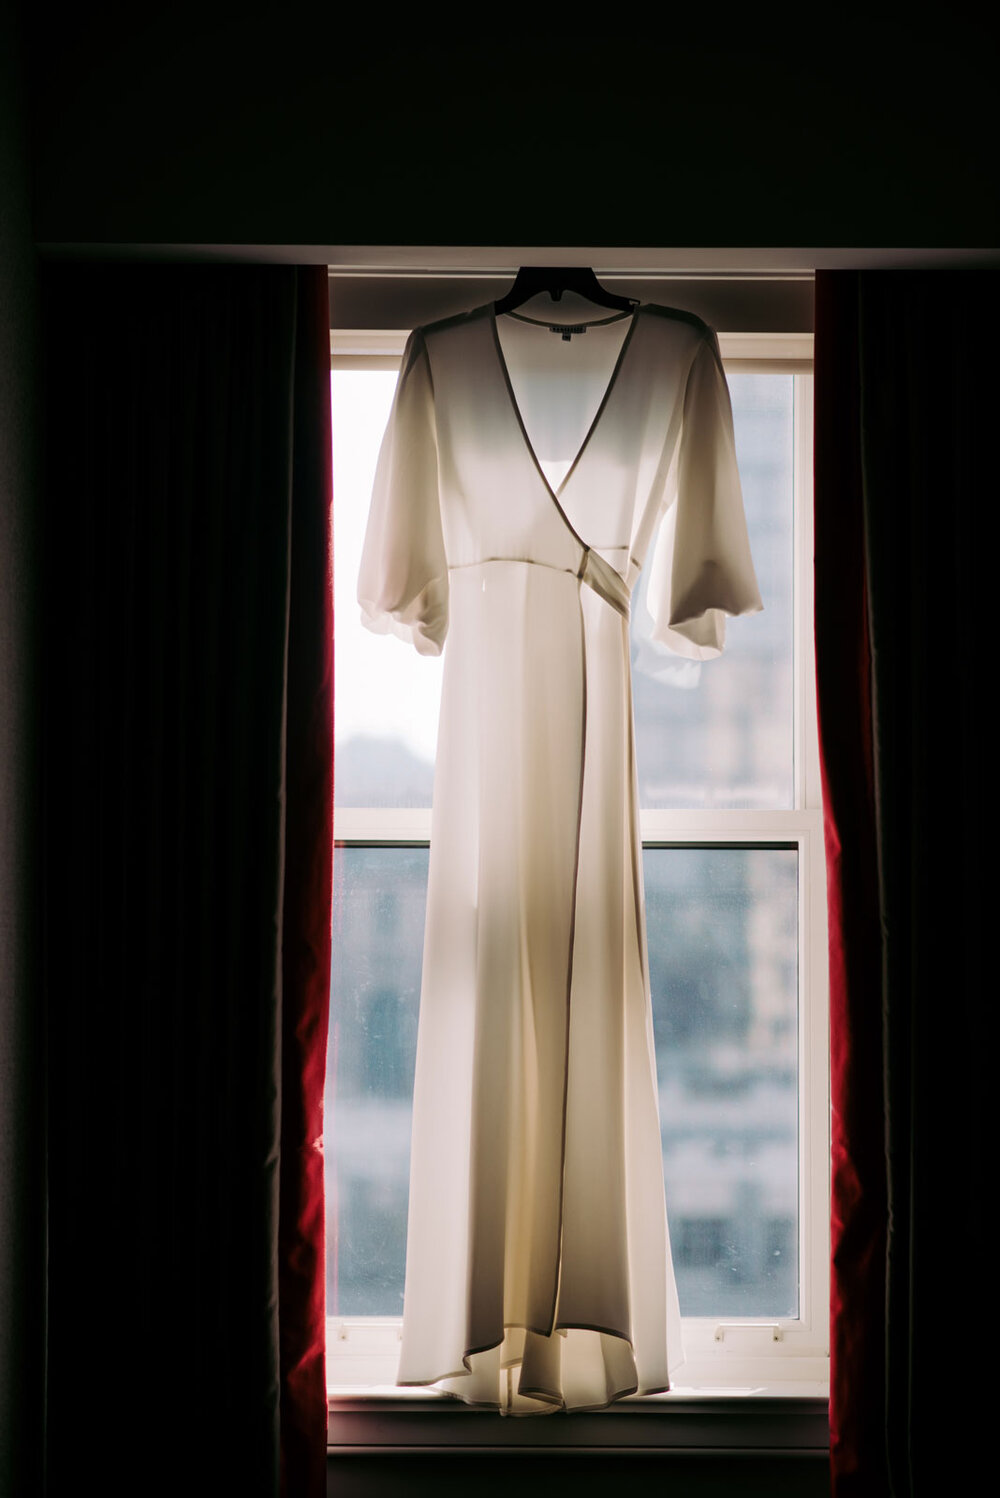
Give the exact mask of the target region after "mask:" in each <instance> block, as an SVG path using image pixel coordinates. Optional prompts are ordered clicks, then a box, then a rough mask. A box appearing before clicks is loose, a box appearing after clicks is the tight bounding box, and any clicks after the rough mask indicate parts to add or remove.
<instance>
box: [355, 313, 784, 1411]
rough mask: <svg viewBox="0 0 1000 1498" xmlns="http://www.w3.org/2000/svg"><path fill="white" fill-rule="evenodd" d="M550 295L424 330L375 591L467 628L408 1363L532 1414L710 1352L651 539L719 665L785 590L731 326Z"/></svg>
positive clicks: (656, 566) (422, 1043)
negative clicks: (657, 952) (676, 1123)
mask: <svg viewBox="0 0 1000 1498" xmlns="http://www.w3.org/2000/svg"><path fill="white" fill-rule="evenodd" d="M527 310H529V309H527V308H525V309H522V315H519V314H516V313H514V314H510V313H508V314H506V315H503V316H501V317H499V318H498V317H497V316H496V315H495V312H494V309H493V307H492V305H487V306H484V307H479V308H475V309H473V310H471V311H469V312H467V313H463V314H461V315H459V316H457V317H452V318H448V319H446V320H444V321H441V322H438V323H434V324H431V325H428V326H426V327H424V328H422V329H417V330H416V331H414V332H413V333H412V334H411V336H410V338H409V340H408V342H407V345H406V350H405V353H404V356H403V361H402V367H401V371H400V376H399V381H398V385H397V388H396V394H395V399H394V403H393V406H392V411H391V414H390V417H389V422H388V426H387V429H386V433H385V437H384V440H383V444H382V448H381V452H380V457H379V462H378V467H377V472H376V478H375V484H374V492H373V496H372V502H371V511H370V516H369V521H368V529H367V533H366V540H365V546H364V552H363V558H362V564H361V572H360V579H359V590H358V594H359V600H360V603H361V607H362V614H363V618H364V620H365V622H366V623H367V624H368V625H369V627H370V628H372V629H374V630H376V631H391V632H393V633H395V634H397V635H401V636H402V637H403V638H404V639H407V640H409V641H410V642H412V644H413V645H414V646H415V647H416V649H417V650H418V651H420V652H422V653H424V654H437V653H439V652H440V651H441V650H442V647H443V646H444V643H445V637H446V635H447V640H448V648H447V651H446V653H445V662H444V678H443V687H442V702H441V717H440V725H439V735H438V751H437V761H436V766H435V788H434V802H433V811H432V821H431V853H430V870H429V880H428V892H427V913H426V928H425V939H424V953H423V976H422V990H421V1001H420V1019H419V1035H418V1045H417V1062H416V1078H415V1088H414V1110H413V1134H412V1148H411V1174H410V1200H409V1223H408V1239H407V1264H406V1285H405V1295H404V1317H403V1340H402V1350H401V1359H400V1367H399V1382H400V1383H401V1384H435V1385H437V1386H438V1387H439V1388H440V1389H442V1390H444V1391H447V1392H449V1393H453V1394H456V1395H458V1396H459V1397H461V1398H462V1399H464V1400H467V1401H469V1402H472V1403H481V1404H485V1405H490V1406H493V1407H496V1408H498V1409H501V1410H504V1411H507V1412H513V1413H531V1412H544V1411H547V1410H550V1409H553V1408H565V1409H579V1408H588V1407H600V1406H603V1405H606V1404H608V1403H610V1402H611V1401H612V1400H614V1399H617V1398H620V1397H621V1396H623V1395H625V1394H628V1393H633V1392H640V1393H652V1392H655V1391H659V1390H663V1389H666V1388H668V1387H669V1383H670V1373H671V1369H673V1368H675V1367H676V1366H677V1365H678V1363H679V1362H680V1361H682V1356H683V1354H682V1349H681V1340H680V1316H679V1311H678V1303H677V1293H676V1288H675V1283H674V1277H673V1270H672V1264H671V1256H670V1245H669V1237H668V1231H667V1218H666V1210H665V1204H664V1188H663V1167H662V1156H661V1143H660V1126H659V1110H658V1100H657V1087H656V1075H655V1057H654V1050H653V1035H652V1021H651V1006H650V995H649V980H648V973H647V962H646V934H645V925H644V910H643V889H642V865H641V842H640V833H639V820H638V807H637V794H636V773H635V762H634V734H633V719H632V700H631V680H630V655H629V604H630V596H631V592H632V588H633V585H634V583H635V581H636V578H637V577H638V575H639V571H640V568H641V567H642V566H643V564H644V562H645V561H646V559H647V554H651V556H650V565H651V568H652V571H651V574H650V579H649V589H648V597H649V606H650V610H651V612H652V614H653V636H654V638H657V639H659V640H661V641H662V642H663V643H665V644H666V645H667V646H668V647H669V648H671V649H673V650H675V651H677V652H678V653H679V654H681V655H684V656H688V657H692V658H695V659H706V658H709V657H711V656H714V655H718V654H719V652H720V651H721V649H722V647H723V643H724V630H725V615H726V614H730V615H736V614H743V613H748V612H753V611H756V610H757V609H759V608H760V607H761V600H760V595H759V592H758V588H757V581H756V578H755V575H754V569H753V564H752V561H751V556H750V549H749V543H748V539H747V529H746V522H745V519H744V513H743V502H742V495H741V489H740V481H739V475H738V471H737V465H736V455H735V447H734V440H733V426H732V414H731V407H730V400H729V392H728V389H727V386H726V381H725V377H724V374H723V371H722V365H721V362H720V357H719V349H718V342H717V339H716V336H715V334H714V333H713V332H712V330H711V329H710V328H709V327H708V326H707V325H706V324H704V323H703V322H701V321H700V320H699V319H698V318H696V317H694V316H692V315H691V314H689V313H684V312H678V311H674V310H671V309H668V308H663V307H657V306H651V305H643V306H641V307H639V308H637V310H636V311H634V312H633V313H632V314H625V315H623V316H621V317H617V318H611V319H608V318H606V317H603V318H602V317H599V318H598V319H596V320H595V321H593V322H591V323H590V324H589V325H588V326H587V329H586V334H585V335H584V334H583V333H582V332H580V333H577V332H574V333H571V334H570V336H568V337H566V336H562V334H560V333H555V332H553V331H552V328H551V325H550V324H549V323H548V322H546V321H544V320H541V321H536V320H529V318H528V317H527V316H526V315H523V313H524V312H526V311H527ZM543 318H544V315H543Z"/></svg>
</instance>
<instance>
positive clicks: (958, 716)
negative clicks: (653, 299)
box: [815, 270, 1000, 1498]
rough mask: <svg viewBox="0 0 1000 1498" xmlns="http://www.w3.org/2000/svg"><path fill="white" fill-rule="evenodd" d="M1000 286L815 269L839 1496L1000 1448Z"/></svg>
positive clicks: (956, 1471)
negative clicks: (995, 1404)
mask: <svg viewBox="0 0 1000 1498" xmlns="http://www.w3.org/2000/svg"><path fill="white" fill-rule="evenodd" d="M998 293H1000V278H998V277H997V274H996V272H995V271H991V270H981V271H937V272H935V271H929V272H928V271H922V272H910V271H907V272H902V271H870V272H856V273H853V272H824V273H820V274H819V275H818V276H817V281H816V447H815V470H816V471H815V478H816V488H815V493H816V540H815V544H816V619H815V628H816V666H817V683H818V703H819V729H820V744H821V755H822V765H823V778H824V793H825V797H826V845H827V867H828V879H829V903H830V980H831V996H830V998H831V1036H832V1065H831V1084H832V1127H833V1161H832V1165H833V1194H832V1237H833V1242H832V1307H831V1312H832V1316H831V1391H830V1425H831V1470H832V1480H833V1491H834V1494H835V1498H869V1495H871V1498H883V1495H892V1498H908V1495H910V1494H912V1493H914V1492H919V1491H922V1490H923V1489H922V1484H923V1482H925V1481H926V1482H928V1483H931V1484H940V1483H941V1481H942V1480H943V1474H947V1476H948V1477H954V1478H955V1479H956V1480H957V1485H958V1487H959V1488H960V1489H961V1488H962V1486H963V1485H965V1477H964V1475H963V1474H964V1473H965V1472H972V1471H974V1470H976V1466H977V1460H978V1458H977V1456H976V1453H977V1451H980V1450H981V1452H982V1453H983V1457H982V1459H983V1460H987V1459H988V1453H989V1450H990V1433H991V1429H992V1424H993V1415H992V1410H991V1402H992V1401H991V1391H992V1386H993V1369H992V1367H991V1365H990V1356H989V1348H990V1343H989V1338H988V1336H984V1335H983V1333H982V1330H981V1329H980V1328H979V1327H978V1326H977V1325H976V1324H975V1322H976V1317H977V1314H978V1307H979V1306H980V1304H981V1301H982V1297H983V1295H984V1294H985V1295H986V1296H987V1297H988V1296H989V1295H990V1294H991V1290H990V1289H989V1288H988V1287H991V1286H992V1279H993V1272H992V1262H993V1254H992V1236H993V1229H992V1226H991V1212H990V1208H989V1201H990V1199H991V1196H992V1180H993V1178H994V1176H995V1160H994V1153H995V1151H994V1149H993V1145H992V1140H993V1136H994V1134H995V1128H996V1125H995V1119H994V1117H993V1108H992V1099H993V1096H994V1093H995V1090H996V1086H995V1079H994V1076H993V1072H994V1069H995V1068H994V1065H993V1047H992V1044H991V1040H990V1039H989V1038H988V1037H989V1036H991V1032H992V1022H993V1011H994V1009H995V991H996V976H995V974H996V955H995V951H994V940H993V931H994V928H995V924H996V917H995V911H994V908H993V907H994V899H993V893H992V892H993V889H994V888H995V883H996V880H995V874H994V868H995V857H996V853H995V850H996V840H995V838H994V836H993V832H992V818H993V803H994V800H995V794H994V792H995V779H996V772H995V749H994V742H995V727H994V725H993V713H994V708H993V703H992V698H993V695H994V693H993V684H992V681H993V677H992V661H993V656H994V653H995V652H994V645H993V640H994V636H995V631H996V625H995V620H994V618H993V613H994V609H993V607H992V603H993V596H994V593H995V587H994V583H993V571H994V561H993V557H994V548H993V539H992V536H993V529H995V527H993V526H992V516H993V511H994V509H995V496H996V488H997V483H996V470H997V459H996V451H995V446H996V441H995V431H996V416H997V398H998V381H997V376H996V360H997V353H996V350H997V347H998V337H1000V294H998ZM944 1480H946V1479H944Z"/></svg>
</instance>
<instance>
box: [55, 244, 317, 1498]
mask: <svg viewBox="0 0 1000 1498" xmlns="http://www.w3.org/2000/svg"><path fill="white" fill-rule="evenodd" d="M42 291H43V312H44V316H45V362H46V368H45V464H46V473H45V515H44V518H43V535H44V543H43V557H42V561H43V566H44V608H45V620H44V663H43V664H44V675H45V691H44V695H45V700H44V704H43V712H44V746H43V754H44V765H43V785H44V829H43V844H44V847H43V863H44V892H43V893H44V933H45V964H46V972H45V989H46V1002H47V1033H48V1104H47V1115H48V1182H47V1187H48V1204H49V1206H48V1211H49V1345H48V1456H47V1460H48V1471H49V1490H50V1492H52V1493H54V1494H60V1493H63V1492H70V1491H75V1490H76V1488H77V1486H78V1484H79V1479H80V1474H81V1472H82V1471H84V1470H86V1471H87V1472H92V1471H94V1463H95V1460H96V1463H97V1470H98V1474H99V1482H98V1486H99V1487H100V1489H101V1491H102V1492H103V1493H106V1494H117V1493H119V1492H121V1493H126V1492H128V1493H134V1492H136V1491H142V1492H146V1493H150V1492H159V1491H161V1490H162V1491H168V1490H169V1491H175V1490H180V1485H181V1484H183V1485H184V1486H185V1487H186V1488H187V1489H188V1490H189V1491H195V1492H197V1491H207V1490H211V1485H212V1484H215V1485H217V1490H218V1491H220V1492H234V1493H235V1492H239V1493H240V1494H241V1495H243V1494H258V1493H259V1494H262V1495H263V1494H267V1495H274V1494H276V1493H277V1492H278V1491H279V1483H280V1482H281V1481H282V1477H283V1479H284V1486H285V1490H286V1491H287V1492H288V1493H295V1494H296V1495H299V1494H303V1495H305V1494H312V1495H318V1494H319V1493H321V1492H323V1491H325V1486H324V1481H323V1479H324V1470H323V1468H324V1456H325V1425H326V1406H325V1386H324V1376H323V1262H322V1261H323V1241H322V1233H323V1200H322V1156H321V1152H322V1077H323V1066H324V1055H325V1041H326V1015H327V1005H328V994H329V963H330V864H331V855H332V660H331V655H332V614H331V581H330V473H329V357H328V349H329V345H328V336H329V335H328V318H327V316H326V274H325V268H323V267H318V268H315V269H313V268H309V269H301V268H294V267H273V266H263V267H261V266H245V265H244V266H219V265H216V266H191V265H187V266H176V265H174V266H136V265H107V264H102V265H66V264H54V263H53V264H50V265H47V266H46V267H44V277H43V286H42Z"/></svg>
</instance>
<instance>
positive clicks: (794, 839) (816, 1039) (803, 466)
mask: <svg viewBox="0 0 1000 1498" xmlns="http://www.w3.org/2000/svg"><path fill="white" fill-rule="evenodd" d="M469 305H471V302H469ZM404 341H405V333H395V334H394V333H388V334H378V335H364V334H357V335H351V334H344V333H341V334H338V335H336V336H335V338H334V340H333V352H334V358H333V366H334V367H333V379H332V400H333V412H334V480H335V496H336V499H335V558H336V567H337V573H336V607H337V625H336V629H337V707H336V712H337V751H336V753H337V759H336V807H337V810H336V835H337V841H338V852H337V859H336V865H335V890H334V974H333V1003H332V1010H331V1028H330V1045H329V1061H328V1079H327V1118H328V1133H329V1137H330V1140H331V1145H330V1146H329V1148H328V1154H327V1203H328V1207H327V1211H328V1221H327V1240H328V1243H327V1254H328V1268H327V1291H328V1316H329V1322H328V1354H327V1356H328V1377H329V1381H330V1384H331V1387H332V1388H333V1389H338V1390H346V1389H358V1388H363V1387H368V1388H377V1387H381V1388H387V1387H388V1386H391V1385H392V1383H393V1380H394V1375H395V1362H396V1357H397V1354H398V1322H399V1317H400V1315H401V1309H402V1294H403V1267H404V1263H405V1237H406V1203H407V1185H408V1170H409V1113H410V1088H411V1086H412V1076H413V1064H414V1050H415V1040H416V1022H417V1010H418V1002H419V989H420V962H421V945H422V935H423V915H424V891H425V886H426V875H427V865H428V837H429V823H430V797H431V788H432V784H433V756H434V740H435V731H436V719H437V702H438V695H439V692H440V680H441V661H440V659H429V658H425V657H418V656H417V655H416V654H415V652H412V651H410V650H408V649H405V648H404V647H402V646H401V645H399V644H398V642H395V641H393V640H391V639H386V638H382V637H374V636H371V635H369V634H367V632H366V631H364V630H363V628H362V626H361V624H360V619H359V617H358V609H357V605H356V602H355V584H356V577H357V568H358V558H359V554H360V545H361V540H362V537H363V533H364V526H365V522H366V519H367V509H368V499H369V495H370V490H371V482H372V475H373V471H374V463H375V458H376V455H377V450H378V445H379V442H380V439H381V434H382V430H383V429H384V425H385V421H386V418H387V415H388V410H389V405H390V402H391V399H392V393H393V389H394V386H395V378H396V369H397V368H398V359H399V355H400V353H401V352H402V346H403V342H404ZM721 344H722V352H723V357H724V360H725V361H726V364H727V374H728V377H729V383H730V390H731V393H732V397H733V406H734V417H735V423H736V436H737V447H738V456H739V461H740V469H741V474H742V477H743V483H744V497H745V503H746V512H747V519H748V523H749V526H750V535H751V545H752V549H753V555H754V560H755V564H756V567H757V573H758V578H759V581H760V585H761V591H762V593H763V596H764V602H765V612H764V613H763V614H761V615H757V616H753V617H750V618H745V619H736V620H730V621H729V626H728V627H729V633H728V644H727V650H726V653H725V654H724V656H723V657H722V658H721V659H720V660H718V661H714V662H710V663H707V664H705V665H702V666H699V665H698V664H697V663H691V662H687V661H681V660H680V659H679V658H677V657H674V656H670V655H667V654H665V653H663V652H660V651H659V650H658V648H655V647H654V646H653V645H652V643H651V641H650V639H649V637H648V635H644V633H643V618H644V610H643V606H642V600H643V593H644V590H643V582H642V580H641V579H640V583H639V585H638V587H637V590H636V595H635V597H634V600H633V623H632V633H633V648H632V656H633V690H634V704H635V718H636V736H637V758H638V769H639V780H640V802H641V806H642V829H643V841H644V875H645V887H646V909H647V927H648V941H649V957H650V973H651V984H652V990H653V1004H654V1030H655V1035H656V1049H657V1063H658V1076H659V1087H660V1106H661V1136H662V1140H663V1154H664V1174H665V1181H666V1191H667V1209H668V1216H669V1222H670V1230H671V1236H672V1246H673V1254H674V1264H675V1270H676V1274H677V1280H678V1289H679V1293H680V1298H681V1310H682V1314H683V1316H684V1322H685V1325H684V1335H685V1351H686V1354H687V1359H688V1361H687V1363H686V1365H685V1368H684V1370H683V1371H682V1375H681V1380H680V1382H681V1383H682V1385H683V1386H684V1387H690V1388H713V1387H714V1388H719V1387H722V1386H728V1387H734V1386H741V1387H742V1386H748V1385H751V1384H753V1385H756V1386H766V1387H769V1388H770V1387H776V1386H779V1385H789V1386H790V1385H793V1384H795V1385H797V1386H799V1387H801V1388H802V1389H803V1390H804V1391H808V1392H818V1390H819V1389H820V1388H821V1387H822V1384H823V1380H824V1379H825V1372H826V1347H827V1320H828V1309H827V1308H828V1277H827V1276H828V1271H827V1256H828V1230H827V1214H828V1200H829V1194H828V1184H829V1176H828V1154H829V1146H828V1140H829V1133H828V1090H827V1059H826V1058H827V1037H826V1000H825V983H826V926H825V904H826V900H825V894H826V892H825V871H824V852H823V828H822V812H821V806H820V796H819V772H818V761H817V751H816V734H815V717H814V708H813V682H812V649H811V599H810V586H811V557H812V548H811V535H810V525H811V492H810V483H811V470H810V465H811V431H810V421H811V408H812V399H811V388H810V387H811V376H810V373H809V355H810V340H809V339H808V338H805V337H803V336H799V337H789V336H782V337H779V336H774V337H768V336H758V335H732V336H729V337H726V336H725V335H724V334H723V335H722V336H721ZM666 1397H668V1398H669V1397H670V1396H666Z"/></svg>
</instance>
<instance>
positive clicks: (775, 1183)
mask: <svg viewBox="0 0 1000 1498" xmlns="http://www.w3.org/2000/svg"><path fill="white" fill-rule="evenodd" d="M427 862H428V851H427V849H426V848H408V847H395V848H378V847H368V848H366V847H350V848H340V849H338V852H337V859H336V863H335V884H334V957H333V983H332V994H331V1000H332V1003H331V1018H330V1044H329V1051H328V1062H327V1089H326V1112H327V1135H328V1140H329V1144H328V1149H327V1156H326V1189H327V1311H328V1314H329V1315H331V1316H347V1317H353V1316H392V1315H399V1314H400V1313H401V1310H402V1303H403V1276H404V1266H405V1253H406V1209H407V1187H408V1176H409V1146H410V1114H411V1094H412V1086H413V1066H414V1058H415V1052H416V1030H417V1012H418V1006H419V991H420V963H421V951H422V938H423V920H424V903H425V896H426V886H427ZM797 876H798V875H797V853H796V850H795V849H794V848H761V847H755V848H720V847H711V848H655V847H653V848H647V849H646V850H645V852H644V877H645V885H646V913H647V930H648V939H649V962H650V980H651V986H652V991H653V1024H654V1034H655V1041H656V1055H657V1073H658V1080H659V1089H660V1119H661V1132H662V1137H663V1152H664V1176H665V1181H666V1191H667V1210H668V1215H669V1219H670V1229H671V1237H672V1246H673V1255H674V1266H675V1271H676V1274H677V1283H678V1290H679V1294H680V1301H681V1311H682V1312H683V1314H684V1315H686V1316H727V1317H731V1316H795V1315H797V1314H798V1246H797V1245H798V1145H797V1132H798V1129H797V1126H798V1072H797V1050H798V1041H797V1004H798V990H797V971H798V950H797V948H798V927H797V909H798V896H797Z"/></svg>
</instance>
